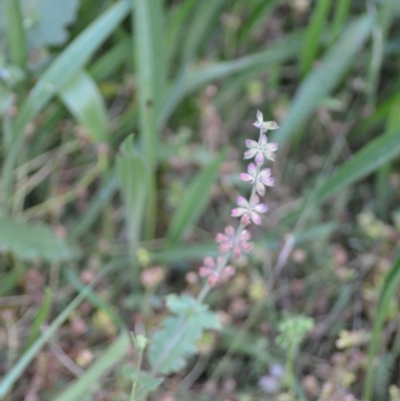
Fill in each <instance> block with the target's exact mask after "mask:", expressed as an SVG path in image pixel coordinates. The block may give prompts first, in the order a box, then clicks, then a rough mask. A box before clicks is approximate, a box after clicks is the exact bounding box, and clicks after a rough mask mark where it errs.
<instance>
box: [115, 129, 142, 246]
mask: <svg viewBox="0 0 400 401" xmlns="http://www.w3.org/2000/svg"><path fill="white" fill-rule="evenodd" d="M116 173H117V178H118V180H119V183H120V191H121V193H122V196H123V199H124V202H125V210H126V214H127V218H128V226H129V227H128V228H129V240H130V243H131V246H132V247H133V249H136V248H137V246H138V242H139V240H140V231H141V228H142V223H143V216H144V210H145V206H146V205H145V200H146V174H147V171H146V166H145V162H144V160H143V157H142V156H141V155H140V154H139V153H138V152H136V151H135V149H134V147H133V135H130V136H129V137H128V138H126V139H125V141H124V142H123V143H122V145H121V147H120V153H119V154H118V156H117V161H116Z"/></svg>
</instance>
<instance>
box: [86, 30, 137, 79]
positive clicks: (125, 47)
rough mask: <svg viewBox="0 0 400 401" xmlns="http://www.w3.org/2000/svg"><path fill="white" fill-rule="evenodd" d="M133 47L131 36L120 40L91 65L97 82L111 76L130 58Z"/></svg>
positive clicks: (90, 71) (91, 73) (91, 71)
mask: <svg viewBox="0 0 400 401" xmlns="http://www.w3.org/2000/svg"><path fill="white" fill-rule="evenodd" d="M131 48H132V42H131V40H130V38H129V39H125V40H122V41H119V42H118V43H116V44H115V45H114V46H113V47H112V48H111V49H110V50H109V51H108V52H107V53H105V54H104V55H103V56H101V57H100V58H99V59H98V60H96V62H94V63H93V64H92V65H91V66H90V68H89V70H88V72H89V74H90V75H91V76H92V77H93V79H94V80H95V81H97V82H99V81H102V80H104V79H106V78H108V77H110V76H111V75H112V74H114V73H115V71H116V70H117V68H118V67H119V66H120V65H121V64H122V63H123V62H124V61H126V60H127V59H128V57H129V56H130V50H131Z"/></svg>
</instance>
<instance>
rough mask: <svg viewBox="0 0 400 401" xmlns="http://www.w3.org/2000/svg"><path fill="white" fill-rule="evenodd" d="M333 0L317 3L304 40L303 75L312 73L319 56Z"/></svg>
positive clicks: (301, 57)
mask: <svg viewBox="0 0 400 401" xmlns="http://www.w3.org/2000/svg"><path fill="white" fill-rule="evenodd" d="M330 6H331V0H319V1H317V2H316V6H315V9H314V11H313V13H312V16H311V20H310V22H309V24H308V27H307V31H306V36H305V39H304V44H303V50H302V52H301V53H300V70H301V73H302V74H303V75H305V74H307V72H308V71H310V69H311V67H312V64H313V62H314V60H315V58H316V56H317V52H318V45H319V42H320V40H321V34H322V31H323V29H324V25H325V22H326V18H327V16H328V12H329V8H330Z"/></svg>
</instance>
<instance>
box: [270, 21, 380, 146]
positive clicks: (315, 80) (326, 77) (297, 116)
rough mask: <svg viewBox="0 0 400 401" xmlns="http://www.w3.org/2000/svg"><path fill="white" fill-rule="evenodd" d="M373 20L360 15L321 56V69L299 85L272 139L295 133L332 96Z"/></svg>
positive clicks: (287, 137) (284, 138)
mask: <svg viewBox="0 0 400 401" xmlns="http://www.w3.org/2000/svg"><path fill="white" fill-rule="evenodd" d="M372 25H373V19H372V18H371V17H370V16H369V15H366V16H363V17H360V18H358V19H357V20H356V21H355V22H353V23H352V24H351V25H350V26H349V27H348V28H347V29H346V30H345V31H344V32H343V33H342V35H341V36H340V38H339V39H338V41H337V43H336V44H335V45H334V46H333V47H332V48H331V49H330V50H329V51H328V53H327V54H326V55H325V56H324V57H323V59H322V62H321V66H320V67H319V68H318V69H317V70H313V71H311V72H310V73H309V74H308V75H307V77H306V78H305V79H304V81H303V82H302V83H301V85H300V88H299V89H298V91H297V93H296V95H295V97H294V99H293V101H292V103H291V106H290V108H289V110H288V113H287V115H286V118H285V120H284V122H283V124H282V125H281V128H280V129H279V130H278V131H275V133H274V134H273V135H271V138H273V140H275V141H277V142H280V143H282V142H284V141H287V140H288V139H290V137H292V136H293V135H294V134H295V133H297V132H298V131H299V130H300V129H301V128H302V126H303V124H304V123H305V122H306V121H307V120H308V118H309V117H310V116H311V114H312V113H313V111H314V110H315V109H316V108H317V107H318V105H319V104H320V103H321V101H322V100H323V99H324V98H325V97H326V96H328V95H329V94H331V92H332V91H333V90H334V89H335V88H336V87H337V86H338V84H339V83H340V80H341V79H342V78H343V75H344V73H345V72H346V70H347V69H348V68H349V67H350V66H351V64H352V62H353V61H354V59H355V58H356V56H357V53H358V51H359V49H360V48H361V46H362V45H363V43H364V42H365V41H366V40H367V39H368V37H369V35H370V32H371V29H372Z"/></svg>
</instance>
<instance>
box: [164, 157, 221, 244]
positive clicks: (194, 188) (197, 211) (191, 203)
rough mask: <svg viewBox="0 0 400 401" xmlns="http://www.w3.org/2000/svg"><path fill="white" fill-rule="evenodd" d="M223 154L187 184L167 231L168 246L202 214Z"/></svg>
mask: <svg viewBox="0 0 400 401" xmlns="http://www.w3.org/2000/svg"><path fill="white" fill-rule="evenodd" d="M225 154H226V152H221V154H220V155H219V156H217V157H216V158H215V159H214V160H213V161H212V162H211V163H210V164H209V165H208V166H207V167H205V168H204V169H202V170H201V171H200V172H199V173H198V174H197V176H196V177H195V178H193V180H192V182H191V183H190V184H189V186H188V188H187V190H186V193H185V196H184V197H183V199H182V201H181V202H180V204H179V205H178V208H177V210H176V212H175V214H174V216H173V217H172V221H171V223H170V226H169V229H168V233H167V240H168V242H169V243H170V244H174V243H176V242H178V241H179V240H180V239H181V238H182V236H183V235H184V234H185V232H186V231H187V230H188V229H189V228H190V226H191V225H193V224H194V223H195V221H196V219H197V218H198V217H199V216H200V215H201V213H202V212H203V210H204V208H205V206H206V204H207V201H208V200H209V193H210V190H211V187H212V185H213V184H214V182H215V180H216V177H217V174H218V170H219V167H220V165H221V163H222V161H223V159H224V157H225Z"/></svg>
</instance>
